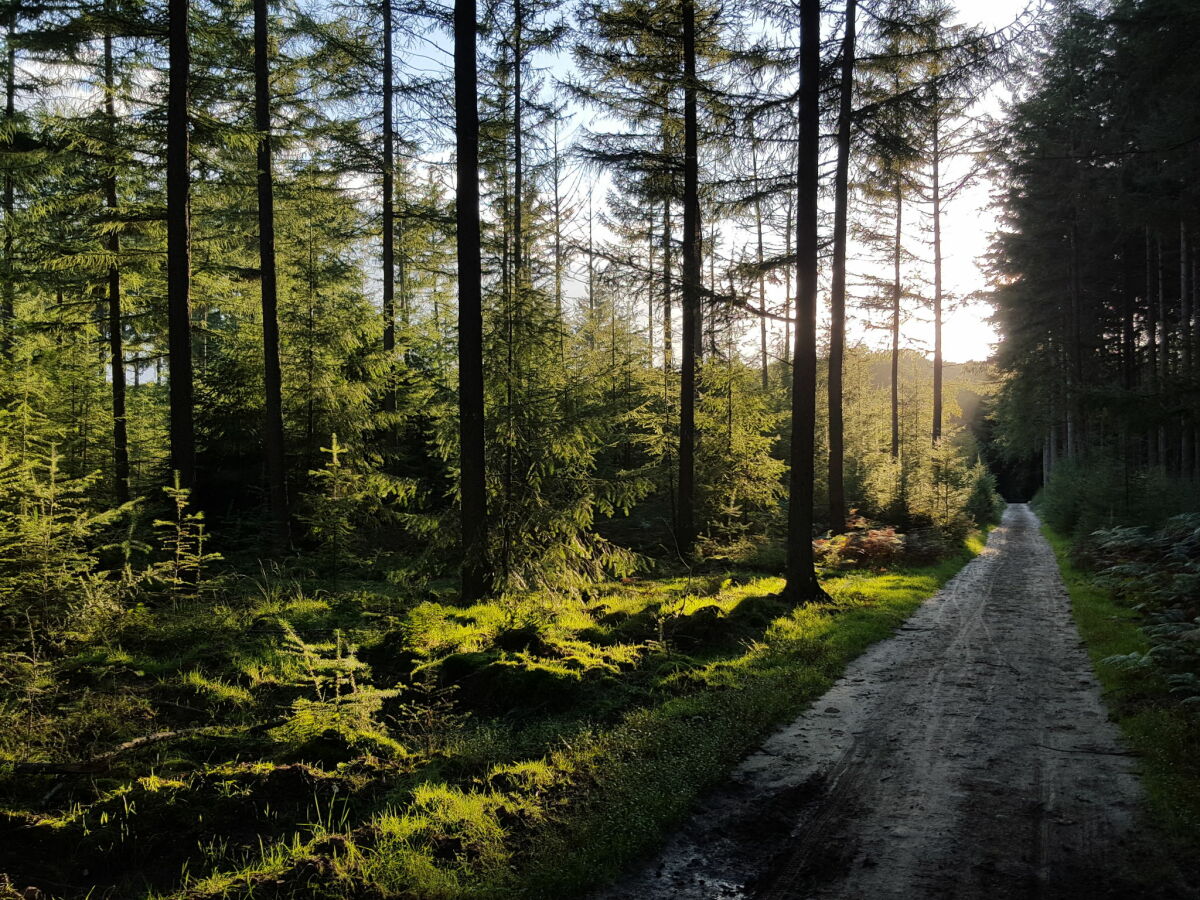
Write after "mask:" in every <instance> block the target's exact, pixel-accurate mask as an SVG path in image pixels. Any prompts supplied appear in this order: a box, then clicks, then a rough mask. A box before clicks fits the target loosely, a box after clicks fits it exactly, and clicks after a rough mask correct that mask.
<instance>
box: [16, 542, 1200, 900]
mask: <svg viewBox="0 0 1200 900" xmlns="http://www.w3.org/2000/svg"><path fill="white" fill-rule="evenodd" d="M980 543H981V541H980V540H979V539H977V538H976V539H972V540H971V541H969V542H968V545H967V546H966V547H964V549H963V550H962V552H961V553H960V554H958V555H956V556H954V557H953V558H950V559H946V560H944V561H942V562H940V563H938V564H936V565H931V566H926V567H922V568H910V569H897V570H894V571H889V572H851V573H827V577H826V578H825V580H824V584H825V587H826V589H827V590H828V592H829V594H830V598H831V599H830V600H829V602H826V603H820V604H814V605H810V606H804V607H799V608H793V607H790V606H787V605H785V604H784V603H782V602H781V601H780V600H779V599H778V597H777V596H776V595H777V593H778V592H779V590H780V588H781V587H782V581H781V580H780V579H778V578H776V577H771V576H769V575H762V574H759V575H756V574H747V573H744V572H742V573H736V574H715V575H704V576H700V577H674V578H660V579H645V580H627V581H625V582H622V583H613V584H605V585H600V586H597V587H596V588H595V589H593V590H592V591H590V592H589V593H588V594H587V595H586V596H585V597H583V598H582V600H581V599H578V598H575V599H566V598H555V597H548V596H528V597H522V598H516V599H503V600H499V601H494V602H489V603H485V604H480V605H476V606H471V607H465V608H464V607H461V606H456V605H454V604H453V603H452V602H451V601H450V597H451V590H450V586H448V585H447V586H445V588H444V589H440V588H439V587H438V586H437V585H432V586H426V587H424V588H422V590H421V591H419V592H416V591H413V592H406V591H404V590H401V589H399V588H397V587H395V586H393V585H389V584H374V583H372V584H365V583H364V584H355V585H342V586H341V587H340V588H339V589H338V590H336V591H335V590H329V589H325V588H322V587H321V586H319V585H317V584H313V583H306V582H305V581H303V580H295V581H285V580H279V579H271V578H267V577H264V578H263V579H262V580H261V581H259V582H257V583H252V582H247V583H245V584H242V585H238V584H234V585H225V586H223V587H222V588H221V589H220V591H219V593H218V594H217V595H215V596H213V597H209V598H197V599H195V600H194V601H192V602H188V601H182V602H174V603H170V604H168V605H165V606H163V607H162V608H155V609H148V608H147V609H137V610H134V611H132V612H129V613H127V614H125V615H123V616H122V617H120V618H119V619H118V620H117V621H115V622H114V625H113V627H112V629H111V631H110V632H109V633H108V634H107V636H106V639H105V640H104V641H103V642H101V643H96V642H94V641H93V642H90V643H89V644H88V645H87V646H80V647H78V648H76V650H75V651H74V652H72V653H69V654H67V655H66V656H65V657H64V659H63V660H62V661H60V662H58V663H55V664H54V665H53V666H46V667H44V668H43V669H41V670H38V671H39V672H40V673H41V675H40V680H38V681H35V682H30V683H31V684H32V685H33V686H32V687H28V688H26V689H27V690H37V691H39V692H40V693H39V694H38V695H37V696H36V697H33V698H31V701H32V702H29V703H26V704H24V705H23V706H22V707H21V710H22V711H21V713H20V716H21V717H23V721H21V720H18V717H17V716H15V715H14V716H13V717H12V719H13V721H12V722H11V723H10V726H9V730H8V731H7V732H6V736H5V737H3V738H0V804H2V805H0V872H2V873H5V875H6V876H7V885H6V884H5V880H4V879H2V878H0V897H4V896H6V893H5V892H8V896H14V897H15V896H22V893H21V892H23V891H26V889H27V888H30V887H35V888H37V889H39V890H40V891H41V892H42V893H41V896H47V897H62V898H83V897H91V898H99V897H121V898H126V897H129V898H133V897H188V898H213V897H251V896H252V897H256V898H261V897H330V898H334V897H337V898H345V897H430V898H434V897H472V896H475V897H505V896H512V897H546V898H551V897H553V898H561V897H567V896H572V895H576V894H578V893H580V892H581V891H583V890H584V889H586V888H588V887H590V886H594V885H596V884H598V883H601V882H603V881H604V880H606V879H609V878H612V877H613V876H615V875H616V874H617V873H618V872H619V871H620V870H621V868H622V867H623V866H625V865H627V864H628V863H629V862H630V861H632V860H633V859H635V858H636V857H638V856H639V855H642V854H644V853H646V852H648V851H649V850H650V849H652V848H653V847H654V846H655V845H656V843H657V842H658V841H660V840H661V839H662V837H663V835H664V834H666V833H667V832H668V831H669V830H670V829H671V827H672V826H674V825H676V824H677V823H678V822H680V821H681V819H682V818H683V816H684V815H685V814H686V813H687V811H688V810H689V808H690V807H691V805H692V804H693V802H694V801H695V799H696V798H697V796H698V795H699V794H700V793H701V792H703V791H704V790H705V789H707V788H709V787H711V786H712V785H714V784H715V783H717V782H718V781H719V780H720V779H722V778H723V777H724V776H725V775H727V773H728V772H729V770H730V769H731V768H732V766H733V765H734V764H735V763H736V762H737V761H738V760H739V759H740V758H741V757H742V756H744V755H745V754H746V753H747V752H749V751H750V750H751V749H752V748H753V747H754V746H755V745H756V743H758V742H759V741H760V740H761V739H762V737H763V736H764V735H765V734H766V733H768V732H769V731H770V730H771V729H772V728H773V727H775V726H777V725H778V724H780V723H782V722H784V721H786V720H787V719H788V718H789V717H791V716H794V715H795V714H797V713H798V712H799V711H801V710H802V709H803V708H804V707H805V706H806V705H807V704H808V703H810V702H811V701H812V700H813V699H815V698H816V697H818V696H819V695H820V694H821V693H822V692H823V691H824V690H825V689H826V688H828V687H829V685H830V684H831V683H832V682H833V681H834V680H835V679H836V678H837V677H838V675H839V674H840V673H841V672H842V670H843V669H844V667H845V665H846V664H847V663H848V662H849V661H850V660H852V659H853V658H854V657H856V656H857V655H859V654H860V653H861V652H862V651H863V650H864V649H866V648H867V647H868V646H869V645H870V644H871V643H873V642H875V641H877V640H880V639H881V638H884V637H886V636H888V635H889V634H891V633H892V631H893V630H894V629H895V628H896V627H897V626H898V625H900V624H901V623H902V622H903V621H904V620H905V619H906V618H907V617H908V616H909V615H910V614H911V613H912V611H913V610H914V609H915V608H916V607H917V606H918V605H919V604H920V602H921V601H922V600H924V599H925V598H926V597H928V596H930V595H931V594H933V593H934V592H935V591H936V590H937V589H938V588H939V587H940V586H941V585H942V584H943V583H944V582H945V581H946V580H948V579H949V578H950V577H951V576H952V575H953V574H954V573H955V572H956V571H957V570H958V569H959V568H961V566H962V565H963V564H964V563H965V562H966V561H967V560H968V559H969V558H970V557H971V556H972V555H973V554H974V553H976V552H978V550H979V549H980ZM1106 652H1107V651H1106ZM13 709H14V710H15V709H16V707H13ZM143 739H144V740H143ZM131 742H132V743H131ZM1193 777H1194V776H1193ZM1162 790H1164V791H1167V790H1170V786H1169V782H1168V781H1164V782H1163V786H1162ZM28 896H35V895H34V894H28Z"/></svg>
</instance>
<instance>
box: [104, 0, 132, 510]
mask: <svg viewBox="0 0 1200 900" xmlns="http://www.w3.org/2000/svg"><path fill="white" fill-rule="evenodd" d="M105 6H106V8H110V4H109V3H106V4H105ZM115 93H116V79H115V77H114V73H113V39H112V34H111V32H110V31H108V30H107V29H106V30H105V33H104V116H105V118H106V119H107V120H108V127H109V129H110V140H112V142H113V144H114V145H115V143H116V130H117V111H116V100H115V97H114V95H115ZM104 205H105V207H106V208H107V209H108V211H109V215H110V216H114V217H115V216H116V209H117V165H116V160H115V158H113V157H112V156H111V155H110V157H109V159H108V172H107V174H105V176H104ZM111 226H112V230H111V231H110V232H109V234H108V240H107V244H108V252H109V253H110V254H111V255H112V261H111V262H110V263H109V265H108V362H109V366H110V368H111V369H112V417H113V494H114V495H115V497H116V499H117V502H118V503H126V502H128V501H129V429H128V420H127V418H126V410H125V346H124V332H123V330H122V328H123V326H122V322H121V268H120V262H119V260H120V254H121V236H120V234H119V233H118V231H117V230H116V223H115V222H114V223H111Z"/></svg>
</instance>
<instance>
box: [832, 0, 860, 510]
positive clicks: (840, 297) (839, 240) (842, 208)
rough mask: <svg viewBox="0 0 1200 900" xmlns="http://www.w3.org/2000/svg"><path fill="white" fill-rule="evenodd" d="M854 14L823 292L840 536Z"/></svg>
mask: <svg viewBox="0 0 1200 900" xmlns="http://www.w3.org/2000/svg"><path fill="white" fill-rule="evenodd" d="M856 11H857V0H846V33H845V37H844V38H843V39H842V83H841V95H840V97H839V105H838V134H837V165H836V168H835V170H834V176H833V267H832V273H831V283H830V289H829V527H830V529H832V530H833V531H835V532H838V531H841V530H842V529H843V528H845V525H846V485H845V453H846V448H845V434H844V431H845V428H844V423H843V415H842V375H843V369H844V367H845V356H846V240H847V230H848V221H849V203H850V126H851V116H852V114H853V111H854V42H855V13H856Z"/></svg>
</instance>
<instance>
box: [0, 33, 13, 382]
mask: <svg viewBox="0 0 1200 900" xmlns="http://www.w3.org/2000/svg"><path fill="white" fill-rule="evenodd" d="M15 19H16V13H15V12H14V13H13V14H12V18H11V19H10V20H9V23H8V42H7V43H8V48H7V53H6V57H7V59H6V61H5V71H4V121H5V122H7V123H8V124H9V125H10V126H11V124H12V121H13V118H14V117H15V116H16V102H17V101H16V98H17V50H16V47H15V46H14V38H15V36H16V23H15ZM15 200H16V198H15V196H14V191H13V176H12V170H11V169H7V168H6V170H5V172H4V284H3V290H0V353H2V354H3V356H4V358H5V359H12V351H13V329H14V327H15V326H16V312H17V310H16V284H15V282H14V278H15V277H16V270H15V267H14V266H13V209H14V207H15V206H16V202H15Z"/></svg>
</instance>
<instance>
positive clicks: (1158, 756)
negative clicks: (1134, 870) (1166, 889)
mask: <svg viewBox="0 0 1200 900" xmlns="http://www.w3.org/2000/svg"><path fill="white" fill-rule="evenodd" d="M1042 530H1043V533H1044V534H1045V535H1046V538H1047V540H1049V541H1050V544H1051V546H1052V547H1053V548H1054V552H1055V555H1056V556H1057V557H1058V564H1059V568H1060V569H1061V571H1062V576H1063V581H1064V582H1065V583H1066V586H1067V590H1068V592H1069V593H1070V595H1071V611H1072V614H1073V615H1074V617H1075V623H1076V625H1077V626H1078V628H1079V633H1080V635H1081V636H1082V638H1083V641H1084V643H1085V644H1086V645H1087V650H1088V654H1089V656H1090V657H1091V660H1092V665H1093V667H1094V668H1095V670H1096V675H1097V677H1098V678H1099V679H1100V683H1101V685H1102V686H1103V688H1104V693H1105V699H1106V701H1107V703H1108V707H1109V709H1110V711H1111V712H1112V715H1113V718H1114V719H1115V720H1116V722H1117V724H1118V725H1119V726H1120V728H1121V731H1122V732H1123V733H1124V735H1125V738H1126V740H1127V742H1128V743H1129V746H1130V748H1131V749H1132V750H1133V751H1134V752H1135V753H1136V754H1137V755H1138V757H1139V759H1140V769H1141V774H1142V780H1143V782H1144V784H1145V787H1146V795H1147V804H1148V812H1149V814H1150V817H1151V823H1152V825H1153V826H1154V827H1155V828H1156V830H1157V831H1158V832H1160V833H1161V834H1162V835H1164V836H1165V837H1166V839H1167V840H1168V841H1169V842H1170V843H1171V844H1172V845H1173V846H1174V847H1175V848H1176V855H1177V856H1178V858H1180V859H1184V860H1187V859H1191V860H1193V864H1192V865H1193V868H1194V867H1195V863H1194V861H1195V860H1196V859H1197V858H1200V754H1198V753H1197V748H1200V716H1198V715H1197V714H1196V712H1195V710H1194V709H1191V710H1189V709H1188V708H1186V707H1184V706H1183V705H1181V704H1180V703H1179V701H1178V700H1177V699H1176V698H1173V697H1172V696H1170V694H1169V693H1168V687H1169V686H1168V684H1167V683H1166V681H1165V680H1164V679H1163V678H1162V677H1161V675H1158V674H1157V673H1155V672H1154V671H1153V670H1150V669H1145V668H1136V669H1131V668H1128V667H1122V666H1118V665H1115V664H1113V663H1111V662H1107V661H1106V660H1108V659H1109V658H1110V657H1114V656H1122V655H1126V654H1130V653H1134V652H1139V653H1141V652H1145V651H1146V650H1147V649H1148V648H1149V642H1148V641H1147V639H1146V637H1145V635H1144V634H1143V633H1142V631H1141V629H1140V627H1139V626H1140V623H1141V616H1140V614H1139V613H1138V612H1137V611H1136V610H1134V609H1131V608H1130V607H1128V606H1124V605H1121V604H1120V603H1118V602H1116V601H1115V600H1114V598H1113V596H1112V593H1111V592H1110V591H1109V590H1108V589H1106V588H1105V587H1103V586H1101V585H1099V584H1097V583H1096V582H1095V580H1094V579H1093V577H1092V576H1091V574H1090V573H1088V572H1087V571H1084V570H1082V569H1080V568H1078V567H1076V566H1075V565H1074V564H1073V563H1072V561H1071V553H1070V551H1071V541H1070V540H1069V539H1068V538H1065V537H1063V536H1062V535H1060V534H1058V533H1056V532H1054V531H1053V530H1051V529H1050V528H1047V527H1043V529H1042Z"/></svg>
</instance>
